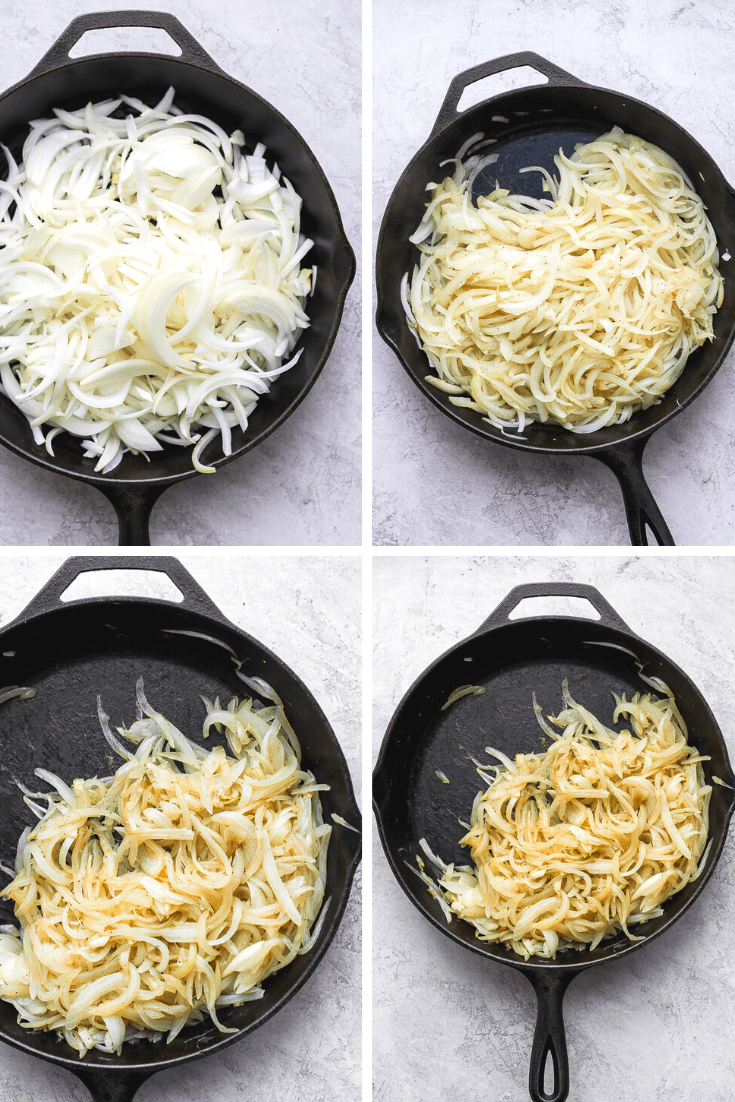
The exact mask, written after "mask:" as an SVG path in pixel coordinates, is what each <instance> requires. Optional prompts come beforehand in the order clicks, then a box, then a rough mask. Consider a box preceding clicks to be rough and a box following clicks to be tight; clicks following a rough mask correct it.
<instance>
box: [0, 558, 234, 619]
mask: <svg viewBox="0 0 735 1102" xmlns="http://www.w3.org/2000/svg"><path fill="white" fill-rule="evenodd" d="M95 570H158V571H160V572H161V573H162V574H165V575H166V576H167V577H168V578H169V579H170V580H171V581H172V582H173V583H174V585H175V586H176V588H177V589H178V590H179V592H180V593H181V596H182V597H183V598H184V599H183V601H182V602H180V604H181V608H184V609H186V610H187V611H190V612H198V613H201V614H202V615H204V616H211V617H213V618H214V619H216V620H218V621H219V622H220V623H222V624H226V625H228V626H229V623H230V621H229V620H227V619H226V617H224V616H223V615H222V613H221V612H220V610H219V609H218V608H217V606H216V604H215V603H214V601H212V599H211V597H209V596H208V594H207V593H205V592H204V590H203V589H202V587H201V586H200V585H199V583H198V582H196V581H195V580H194V578H193V577H192V576H191V574H190V573H189V571H188V570H187V569H186V568H185V567H184V566H182V565H181V563H180V562H179V560H178V559H175V558H173V557H172V556H169V555H135V556H132V555H104V556H96V555H90V556H87V555H80V556H79V557H76V558H72V559H67V560H66V562H65V563H63V564H62V565H61V566H60V567H59V569H58V570H57V571H56V573H55V574H54V575H53V576H52V577H51V578H49V580H48V581H47V582H46V584H45V585H44V586H43V588H42V589H40V590H39V591H38V593H37V594H36V596H35V597H33V598H32V599H31V601H30V602H29V603H28V604H27V605H26V607H25V608H24V609H23V611H22V612H21V614H20V616H19V617H18V620H25V619H27V618H28V617H29V616H37V615H40V614H42V613H46V612H51V611H53V609H55V608H63V607H64V605H65V604H66V603H67V602H64V601H62V600H61V598H62V596H63V594H64V593H65V592H66V590H67V589H68V588H69V586H70V585H71V583H72V582H73V581H74V580H75V579H76V578H78V577H79V575H80V574H86V573H88V572H90V571H95Z"/></svg>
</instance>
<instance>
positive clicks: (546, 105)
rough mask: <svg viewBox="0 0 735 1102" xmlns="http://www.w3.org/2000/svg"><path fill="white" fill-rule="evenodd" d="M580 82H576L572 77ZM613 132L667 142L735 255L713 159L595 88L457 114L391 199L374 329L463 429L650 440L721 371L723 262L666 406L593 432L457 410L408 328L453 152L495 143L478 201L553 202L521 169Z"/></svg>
mask: <svg viewBox="0 0 735 1102" xmlns="http://www.w3.org/2000/svg"><path fill="white" fill-rule="evenodd" d="M572 79H573V78H572ZM613 126H619V127H621V128H622V129H623V130H625V131H627V132H629V133H633V134H636V135H638V136H639V137H641V138H644V139H645V140H646V141H649V142H653V143H654V144H655V145H658V146H660V147H661V148H662V149H663V150H664V151H665V152H666V153H668V154H669V155H670V156H672V157H673V158H674V159H675V160H676V161H677V162H678V163H679V164H680V166H681V167H682V168H683V169H684V171H685V172H686V173H687V175H688V176H689V177H690V179H691V180H692V182H693V185H694V187H695V189H696V190H697V191H698V193H699V194H700V196H701V197H702V199H703V201H704V203H705V205H706V206H707V212H708V215H709V218H710V220H711V222H712V225H713V227H714V230H715V233H716V236H717V240H718V243H719V248H720V255H721V257H722V255H723V254H732V255H733V256H735V202H734V197H733V192H732V189H731V188H730V187H729V185H728V183H727V181H726V180H725V179H724V177H723V176H722V173H721V172H720V170H719V169H718V167H717V165H716V164H715V162H714V161H713V160H712V158H711V157H710V156H709V154H708V153H707V152H706V151H705V150H704V149H703V148H702V147H701V146H700V145H699V144H698V142H696V141H695V140H694V139H693V138H692V137H691V136H690V135H689V134H687V133H686V131H684V130H683V129H682V128H681V127H680V126H678V125H677V124H676V123H675V122H673V120H672V119H670V118H668V117H667V116H666V115H664V114H662V113H661V112H659V111H657V110H655V109H654V108H652V107H649V106H647V105H646V104H644V103H642V102H640V101H639V100H635V99H632V98H631V97H627V96H623V95H621V94H618V93H616V92H612V91H608V90H607V89H603V88H595V87H592V86H588V85H582V84H581V82H580V83H579V84H578V85H577V86H558V85H553V84H548V85H541V86H537V85H536V86H533V87H530V88H523V89H519V90H517V91H513V92H508V93H505V94H503V95H500V96H496V97H494V98H493V99H491V100H487V101H485V102H483V103H481V104H478V105H477V106H475V107H472V108H470V109H468V110H467V111H464V112H462V113H461V114H459V115H457V116H456V117H455V119H454V121H453V122H451V123H449V124H448V125H446V126H445V127H443V128H442V129H439V130H438V132H435V133H434V134H433V135H432V136H431V137H430V138H429V140H428V141H427V142H426V143H425V145H424V146H423V147H422V148H421V149H420V150H419V152H418V153H417V154H416V156H415V157H414V158H413V160H412V161H411V162H410V164H409V165H408V167H407V168H406V170H405V172H404V174H403V175H402V177H401V179H400V180H399V182H398V184H397V185H396V188H395V190H394V192H393V195H392V196H391V199H390V201H389V203H388V207H387V209H386V212H385V216H384V220H383V225H382V228H381V236H380V241H379V244H378V258H377V282H378V311H377V325H378V329H379V331H380V332H381V335H382V336H383V338H384V339H385V340H386V342H387V343H388V344H389V345H390V346H391V347H392V348H393V349H394V351H395V352H396V353H397V354H398V356H399V358H400V360H401V362H402V363H403V366H404V367H405V369H406V370H407V372H408V374H409V375H410V376H411V378H412V379H413V381H414V382H415V383H416V384H417V385H418V386H419V388H420V389H421V390H422V391H423V393H424V394H425V395H426V396H427V397H428V398H429V399H430V400H431V401H432V402H433V403H434V404H435V405H437V406H438V407H439V408H440V409H442V410H443V411H444V412H445V413H446V414H448V415H449V416H450V417H452V418H453V419H454V420H455V421H457V422H458V423H459V424H462V425H464V426H465V427H466V428H469V429H471V430H472V431H473V432H475V433H477V434H478V435H480V436H484V437H486V438H487V439H490V440H493V441H495V442H496V443H501V444H504V445H507V446H509V447H517V448H522V449H529V450H530V449H533V450H543V451H551V452H565V453H573V452H578V453H584V452H590V451H592V450H594V449H597V448H599V447H605V446H606V445H610V444H614V443H619V442H625V441H628V440H632V439H633V438H635V437H637V436H646V435H648V433H649V432H651V431H653V429H654V428H656V427H658V426H659V425H661V424H663V423H664V422H665V421H667V420H668V419H669V418H670V417H672V416H674V415H675V414H676V413H677V412H678V410H679V409H681V408H683V407H684V406H686V405H687V404H688V403H689V402H690V401H692V400H693V399H694V398H695V397H696V396H697V394H699V393H700V391H701V390H702V389H703V387H704V386H706V384H707V383H708V382H709V380H710V379H711V377H712V376H713V375H714V373H715V371H716V370H717V368H718V367H719V366H720V364H721V362H722V360H723V359H724V356H725V353H726V352H727V349H728V348H729V346H730V343H731V341H732V339H733V335H734V333H735V285H734V284H735V281H734V280H733V279H732V278H728V273H729V272H730V271H731V265H732V261H726V260H721V266H720V270H721V272H722V274H723V276H724V277H725V298H724V301H723V304H722V306H721V308H720V309H719V311H718V312H717V314H716V315H715V317H714V333H715V338H714V340H713V341H711V342H708V343H707V344H706V345H704V346H703V347H702V348H699V349H696V350H695V351H694V352H693V353H692V355H691V356H690V359H689V360H688V362H687V365H686V368H685V369H684V371H683V373H682V375H681V376H680V378H679V379H678V380H677V382H676V383H675V384H674V386H672V387H671V388H670V390H669V391H668V392H667V393H666V395H664V397H663V399H662V400H661V402H660V403H659V404H657V405H654V406H651V407H650V408H649V409H648V410H643V411H639V412H638V413H636V414H634V415H633V417H632V418H631V420H630V421H627V422H625V423H623V424H620V425H615V426H611V427H608V428H604V429H599V430H598V431H597V432H594V433H591V434H589V435H580V434H576V433H571V432H568V431H566V430H564V429H562V428H560V427H559V426H554V425H550V424H547V425H541V424H537V423H534V424H531V425H528V426H526V428H525V429H524V431H523V433H522V434H520V435H519V434H518V433H517V432H516V431H514V430H508V431H507V432H505V433H502V432H501V431H500V429H497V428H495V427H494V426H492V425H489V424H488V423H487V422H485V421H483V420H482V416H481V415H480V414H479V413H476V412H475V411H473V410H469V409H463V408H462V407H457V406H454V405H452V403H451V402H450V401H449V398H448V396H447V395H446V394H444V393H443V392H442V391H439V390H437V389H436V388H435V387H434V386H432V385H431V384H430V383H427V382H426V381H425V377H426V375H427V374H429V373H430V370H431V369H430V367H429V363H428V360H427V358H426V356H425V354H424V353H423V351H422V350H421V349H420V348H419V347H418V346H417V344H416V340H415V338H414V336H413V333H412V332H411V330H410V329H409V328H408V325H407V322H406V320H405V315H404V311H403V307H402V306H401V294H400V288H401V280H402V279H403V275H404V273H405V272H407V271H408V272H413V268H414V265H415V264H416V263H417V261H418V258H419V256H420V253H419V250H418V249H417V247H416V246H414V245H412V244H411V242H410V241H409V240H408V238H409V236H410V235H411V234H413V233H414V232H415V231H416V229H417V227H418V225H419V222H420V221H421V218H422V217H423V214H424V211H425V206H426V202H427V200H428V198H429V195H428V193H427V192H426V185H427V183H429V182H430V181H433V182H439V181H440V180H441V179H442V178H443V176H444V175H445V174H451V172H452V166H451V165H447V166H445V167H444V168H440V167H439V166H440V164H441V162H442V161H445V160H448V159H450V158H453V157H455V156H456V154H457V151H458V150H459V149H460V147H461V146H462V145H463V143H464V142H465V141H467V139H468V138H470V137H471V136H472V135H473V134H477V133H479V132H482V133H484V136H485V138H494V139H495V141H496V144H494V145H492V146H490V147H488V148H487V149H485V150H483V152H484V153H496V154H498V160H497V162H496V163H494V164H492V165H489V166H487V167H486V168H485V169H484V170H483V172H482V173H480V175H479V176H478V178H477V180H476V181H475V186H474V189H473V198H474V199H475V200H476V199H477V197H478V195H479V194H486V193H487V192H488V191H491V190H492V189H493V188H494V187H495V186H496V180H497V182H498V183H499V185H500V186H501V187H507V188H508V189H509V190H511V191H515V192H520V193H521V194H526V195H532V196H534V197H536V198H542V197H545V198H548V194H547V195H545V196H544V194H543V192H542V190H541V175H540V174H539V173H534V172H529V173H523V174H521V173H520V172H519V170H520V169H521V168H525V167H528V166H530V165H540V166H542V167H544V168H546V169H547V170H548V171H549V172H551V173H552V174H554V173H555V172H556V168H555V165H554V156H555V154H556V153H558V151H559V149H560V148H561V149H562V150H563V151H564V153H565V154H567V155H570V154H571V153H573V151H574V147H575V145H576V144H577V143H578V142H580V141H589V140H591V139H592V138H596V137H599V136H600V135H601V134H603V133H605V132H607V131H608V130H610V129H611V128H612V127H613Z"/></svg>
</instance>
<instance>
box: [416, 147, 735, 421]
mask: <svg viewBox="0 0 735 1102" xmlns="http://www.w3.org/2000/svg"><path fill="white" fill-rule="evenodd" d="M491 142H492V139H490V140H489V141H487V140H486V141H483V135H482V134H475V135H473V137H472V138H470V139H469V140H468V141H467V142H466V143H465V144H464V145H463V147H462V149H460V150H459V152H458V154H457V157H456V158H455V159H453V161H452V164H453V165H454V174H453V176H451V177H447V178H446V179H444V180H443V182H442V183H440V184H429V185H428V189H429V190H431V192H432V198H431V201H430V202H429V203H428V205H427V209H426V213H425V215H424V217H423V219H422V222H421V224H420V225H419V227H418V229H417V231H416V233H415V234H414V235H413V236H412V237H411V239H410V240H411V241H413V242H414V243H415V244H416V245H417V246H418V248H419V250H420V251H421V254H422V255H421V259H420V261H419V263H418V264H417V265H416V267H415V269H414V271H413V274H412V276H410V277H409V274H408V273H407V274H406V276H405V277H404V281H403V287H402V297H403V305H404V309H405V311H406V316H407V319H408V323H409V325H410V326H411V328H412V329H413V330H414V333H415V334H416V337H417V340H418V342H419V344H420V346H421V347H422V348H423V349H424V351H425V352H426V354H427V356H428V359H429V362H430V364H431V366H432V368H433V369H434V371H435V372H436V374H435V375H429V376H427V381H428V382H430V383H431V384H432V385H433V386H435V387H437V388H438V389H439V390H442V391H444V392H446V393H447V394H448V395H450V398H449V401H450V402H452V403H453V404H455V405H457V406H466V407H469V408H470V409H473V410H476V411H477V412H478V413H481V414H482V415H483V418H484V419H485V420H487V421H488V422H489V423H490V424H492V425H494V426H496V427H498V428H500V429H504V428H508V427H514V428H517V430H518V431H519V432H522V431H523V429H524V427H525V425H526V424H527V423H528V422H529V421H539V422H555V423H558V424H559V425H563V426H564V428H566V429H569V430H571V431H572V432H578V433H589V432H594V431H595V430H597V429H599V428H602V427H603V426H605V425H614V424H618V423H620V422H623V421H626V420H627V419H628V418H629V417H630V416H631V415H632V414H633V413H635V411H636V410H640V409H647V408H648V407H649V406H651V405H652V404H653V403H655V402H657V401H659V400H660V398H661V396H662V395H663V394H665V392H666V391H667V390H668V389H669V387H670V386H671V385H672V384H673V383H674V382H675V381H676V379H677V378H678V377H679V375H680V373H681V371H682V370H683V368H684V365H685V364H686V362H687V358H688V357H689V355H690V353H691V352H692V350H693V349H695V348H697V347H698V346H700V345H702V344H703V343H704V342H705V341H708V340H712V338H713V328H712V315H713V314H714V313H715V311H716V310H717V308H718V307H719V306H720V305H721V304H722V301H723V282H722V277H721V275H720V273H719V270H718V267H717V265H718V250H717V241H716V238H715V234H714V230H713V229H712V226H711V224H710V221H709V219H708V217H707V214H706V212H705V208H704V204H703V203H702V200H701V199H700V197H699V196H698V195H697V194H696V192H695V191H694V189H693V187H692V185H691V183H690V181H689V180H688V179H687V178H686V176H685V174H684V172H683V171H682V169H681V168H680V167H679V166H678V165H677V164H676V162H675V161H673V160H672V159H671V157H669V156H668V155H667V154H666V153H664V152H663V151H662V150H661V149H659V148H658V147H657V146H654V145H651V143H650V142H645V141H643V139H641V138H638V137H635V136H634V135H631V134H624V133H623V132H622V131H621V130H620V129H619V128H617V127H616V128H615V129H613V130H612V131H611V132H610V133H609V134H604V135H602V137H600V138H597V139H596V140H595V141H592V142H589V143H588V144H586V145H578V146H577V147H576V148H575V151H574V153H573V154H572V156H571V157H567V156H565V155H564V153H562V152H561V151H560V152H559V154H558V155H557V156H556V157H555V158H554V160H555V163H556V167H557V169H558V178H554V177H552V176H551V175H550V174H549V173H548V172H547V171H546V170H545V169H543V168H539V167H536V166H531V167H529V168H527V169H524V170H523V171H526V172H532V171H535V172H540V173H541V174H542V175H543V178H544V180H543V187H544V191H546V192H548V193H549V194H550V195H551V198H550V199H533V198H530V197H528V196H523V195H511V194H509V192H508V191H507V190H505V189H503V188H500V187H498V186H497V182H496V187H495V189H494V190H492V191H491V192H490V193H489V194H488V195H484V196H481V197H480V198H478V200H477V203H476V205H475V204H474V203H473V202H472V187H473V183H474V181H475V178H476V177H477V175H478V174H479V173H480V172H481V171H482V170H483V169H485V168H487V167H488V166H489V165H490V164H492V163H493V162H494V161H496V160H497V159H498V155H497V154H494V153H490V154H488V153H487V152H486V147H487V145H488V144H491Z"/></svg>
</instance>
